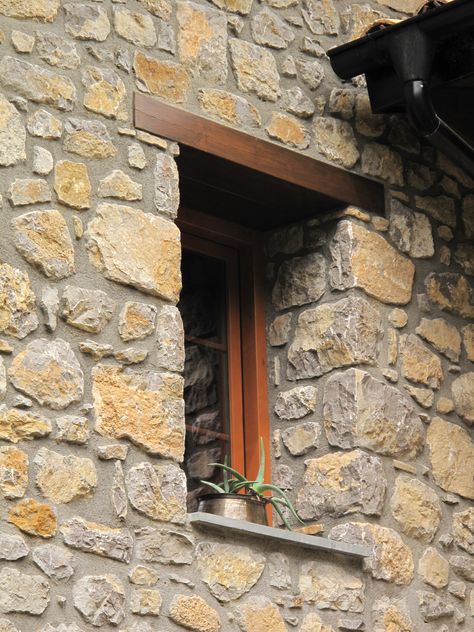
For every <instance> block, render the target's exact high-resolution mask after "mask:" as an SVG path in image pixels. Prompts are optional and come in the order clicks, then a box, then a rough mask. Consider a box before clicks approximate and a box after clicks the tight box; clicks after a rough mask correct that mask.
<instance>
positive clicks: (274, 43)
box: [251, 7, 295, 49]
mask: <svg viewBox="0 0 474 632" xmlns="http://www.w3.org/2000/svg"><path fill="white" fill-rule="evenodd" d="M251 31H252V37H253V39H254V42H255V43H256V44H261V45H263V46H268V47H269V48H277V49H281V48H288V46H289V44H291V42H292V41H293V40H294V39H295V34H294V32H293V30H292V29H291V27H290V26H288V24H287V23H285V22H284V21H283V20H282V19H281V18H280V17H279V16H278V14H277V13H275V12H274V11H272V10H271V9H268V8H267V7H265V8H263V9H262V10H261V11H259V12H258V13H257V14H256V15H255V16H254V17H253V19H252V22H251Z"/></svg>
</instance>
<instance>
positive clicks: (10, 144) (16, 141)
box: [0, 95, 26, 167]
mask: <svg viewBox="0 0 474 632" xmlns="http://www.w3.org/2000/svg"><path fill="white" fill-rule="evenodd" d="M25 143H26V131H25V126H24V123H23V120H22V117H21V115H20V113H19V112H18V111H17V110H16V108H15V107H14V106H13V105H11V103H9V102H8V101H7V99H6V98H5V97H4V96H3V95H0V166H2V167H9V166H10V165H16V164H17V163H19V162H23V161H24V160H26V151H25Z"/></svg>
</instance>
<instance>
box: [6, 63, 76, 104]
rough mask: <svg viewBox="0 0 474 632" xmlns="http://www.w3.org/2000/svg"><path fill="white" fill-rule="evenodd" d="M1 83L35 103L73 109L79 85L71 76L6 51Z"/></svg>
mask: <svg viewBox="0 0 474 632" xmlns="http://www.w3.org/2000/svg"><path fill="white" fill-rule="evenodd" d="M0 84H2V85H3V86H4V87H5V88H8V89H10V90H12V91H14V92H15V93H16V94H17V95H18V96H21V97H24V98H25V99H29V100H30V101H33V102H34V103H45V104H48V105H51V106H53V107H55V108H57V109H58V110H72V108H73V107H74V103H75V101H76V88H75V86H74V83H73V82H72V81H71V79H69V77H64V76H63V75H58V74H56V73H54V72H52V71H51V70H47V69H46V68H43V67H42V66H36V65H34V64H30V63H28V62H26V61H23V60H20V59H15V58H14V57H10V56H8V55H6V56H5V57H3V59H2V60H1V61H0Z"/></svg>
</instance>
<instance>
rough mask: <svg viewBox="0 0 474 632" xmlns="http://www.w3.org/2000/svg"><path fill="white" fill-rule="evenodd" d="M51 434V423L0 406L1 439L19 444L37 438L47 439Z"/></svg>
mask: <svg viewBox="0 0 474 632" xmlns="http://www.w3.org/2000/svg"><path fill="white" fill-rule="evenodd" d="M50 432H51V422H50V421H49V420H48V419H45V418H44V417H40V416H39V415H36V414H34V413H30V412H26V411H22V410H17V409H16V408H6V407H5V406H0V439H2V440H3V441H10V442H11V443H18V442H19V441H29V440H31V439H35V438H37V437H45V436H47V435H48V434H49V433H50Z"/></svg>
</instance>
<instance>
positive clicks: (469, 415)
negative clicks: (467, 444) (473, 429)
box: [451, 372, 474, 426]
mask: <svg viewBox="0 0 474 632" xmlns="http://www.w3.org/2000/svg"><path fill="white" fill-rule="evenodd" d="M451 392H452V394H453V400H454V408H455V410H456V412H457V414H458V415H459V416H460V417H461V418H462V419H463V420H464V421H465V422H466V423H467V424H468V425H469V426H472V425H473V424H474V372H470V373H465V374H464V375H460V376H459V377H457V378H456V379H455V380H454V382H453V383H452V385H451Z"/></svg>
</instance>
